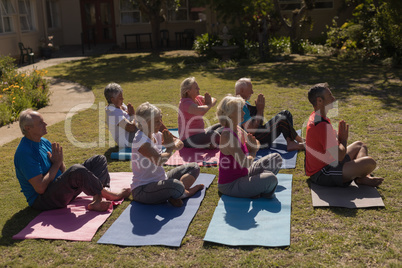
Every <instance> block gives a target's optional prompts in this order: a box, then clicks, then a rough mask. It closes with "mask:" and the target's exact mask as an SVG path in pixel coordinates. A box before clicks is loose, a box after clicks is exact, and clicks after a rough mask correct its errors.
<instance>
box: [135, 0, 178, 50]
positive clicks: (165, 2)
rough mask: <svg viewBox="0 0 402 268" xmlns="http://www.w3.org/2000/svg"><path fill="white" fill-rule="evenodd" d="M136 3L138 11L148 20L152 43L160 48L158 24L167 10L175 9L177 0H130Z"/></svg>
mask: <svg viewBox="0 0 402 268" xmlns="http://www.w3.org/2000/svg"><path fill="white" fill-rule="evenodd" d="M131 2H137V3H138V5H139V9H140V11H141V12H142V13H143V14H144V15H146V16H147V17H148V18H149V21H150V22H151V31H152V42H153V43H154V44H155V45H156V47H160V39H161V33H160V24H161V23H162V22H163V21H164V16H165V17H166V12H167V10H166V9H167V8H177V7H178V6H179V0H131Z"/></svg>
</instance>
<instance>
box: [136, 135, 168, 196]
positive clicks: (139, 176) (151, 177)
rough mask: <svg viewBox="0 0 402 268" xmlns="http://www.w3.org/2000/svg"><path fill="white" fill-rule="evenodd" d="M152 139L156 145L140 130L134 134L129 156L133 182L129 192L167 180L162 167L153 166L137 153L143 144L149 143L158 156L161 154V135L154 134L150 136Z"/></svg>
mask: <svg viewBox="0 0 402 268" xmlns="http://www.w3.org/2000/svg"><path fill="white" fill-rule="evenodd" d="M152 137H153V138H154V139H155V140H156V143H154V142H153V141H152V140H151V139H150V138H149V137H148V136H146V135H145V134H144V132H142V131H141V130H138V131H137V133H136V134H135V137H134V140H133V147H132V154H131V168H132V170H133V182H132V183H131V190H133V189H134V188H136V187H138V186H141V185H145V184H148V183H151V182H158V181H161V180H166V178H167V176H166V173H165V170H164V169H163V167H162V166H157V165H155V164H154V163H152V161H151V160H150V159H149V158H147V157H145V156H143V155H142V154H141V153H139V152H138V149H139V148H140V147H141V146H142V145H143V144H144V143H149V144H151V146H152V148H154V149H155V150H156V151H157V152H158V153H159V154H161V153H162V133H161V132H158V133H154V134H152Z"/></svg>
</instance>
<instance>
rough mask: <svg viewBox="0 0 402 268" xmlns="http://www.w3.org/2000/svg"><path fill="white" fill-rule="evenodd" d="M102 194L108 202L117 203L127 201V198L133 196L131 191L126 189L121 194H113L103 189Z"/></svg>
mask: <svg viewBox="0 0 402 268" xmlns="http://www.w3.org/2000/svg"><path fill="white" fill-rule="evenodd" d="M101 193H102V196H103V197H104V198H106V199H107V200H111V201H116V200H120V199H125V198H127V197H129V196H130V194H131V189H130V188H124V189H123V190H121V192H120V193H113V192H111V191H109V190H106V189H103V190H102V192H101Z"/></svg>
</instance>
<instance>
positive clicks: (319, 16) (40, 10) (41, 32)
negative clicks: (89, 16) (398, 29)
mask: <svg viewBox="0 0 402 268" xmlns="http://www.w3.org/2000/svg"><path fill="white" fill-rule="evenodd" d="M11 1H12V2H13V4H14V7H15V9H16V13H15V14H13V15H12V22H13V28H14V31H13V32H12V33H3V34H0V55H11V56H13V57H16V58H18V57H19V54H20V51H19V48H18V42H22V43H23V44H24V45H25V46H26V47H31V48H32V49H33V50H34V52H35V55H36V57H37V56H38V55H39V46H40V39H41V38H44V37H46V36H47V35H52V36H53V37H54V39H53V40H54V44H55V45H56V46H63V45H80V44H81V32H82V23H81V10H80V0H56V3H57V4H58V5H59V10H60V12H59V17H60V23H59V25H58V27H56V28H52V29H48V27H47V18H46V16H47V13H46V6H45V3H46V0H31V1H32V3H33V7H34V17H33V21H34V30H32V31H29V32H21V30H20V21H19V10H18V5H17V0H11ZM341 2H342V1H341V0H334V7H333V8H330V9H315V10H312V11H310V12H309V15H310V16H311V18H312V20H313V22H314V24H313V28H312V30H311V31H310V29H307V30H306V29H305V30H303V37H309V38H318V37H319V36H321V33H322V32H323V31H325V30H326V25H331V24H332V19H333V17H334V16H338V17H339V20H338V25H341V24H342V23H343V22H344V21H345V20H346V19H347V18H349V17H350V16H351V10H342V9H341ZM113 4H114V17H115V29H116V45H118V46H121V47H124V35H125V34H132V33H150V32H151V25H150V23H137V24H130V25H125V24H122V23H121V22H120V2H119V0H113ZM203 13H204V14H205V15H206V20H203V21H174V22H163V23H162V24H161V26H160V29H161V30H162V29H168V31H169V39H170V45H171V47H174V46H175V45H176V44H175V39H176V38H175V37H176V35H175V33H176V32H182V31H183V30H184V29H194V30H195V35H196V36H197V35H201V34H203V33H206V32H211V31H212V28H211V27H212V26H213V25H215V27H216V21H217V18H216V14H215V12H214V11H213V10H211V9H206V10H204V11H203ZM283 14H285V15H287V16H291V11H283ZM281 33H282V34H286V31H284V29H282V31H281ZM127 41H128V46H129V47H135V40H134V37H129V38H128V40H127ZM141 41H142V43H144V47H147V46H149V44H147V42H148V37H146V36H141Z"/></svg>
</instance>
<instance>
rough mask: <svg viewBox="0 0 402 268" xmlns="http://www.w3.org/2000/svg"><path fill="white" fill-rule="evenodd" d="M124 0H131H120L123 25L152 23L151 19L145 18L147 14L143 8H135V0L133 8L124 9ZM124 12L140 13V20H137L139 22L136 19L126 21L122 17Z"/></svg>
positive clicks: (127, 0)
mask: <svg viewBox="0 0 402 268" xmlns="http://www.w3.org/2000/svg"><path fill="white" fill-rule="evenodd" d="M124 1H125V2H128V3H130V2H131V1H129V0H120V1H119V8H120V9H119V11H120V24H122V25H136V24H149V23H150V21H149V20H147V19H146V18H145V16H144V15H143V14H142V12H141V10H140V9H139V8H137V9H136V8H135V7H136V4H135V3H134V2H133V3H132V5H131V6H132V7H133V9H129V10H123V8H122V7H123V6H122V2H124ZM137 6H138V4H137ZM124 13H127V14H139V21H137V22H136V21H133V22H124V21H123V19H122V17H123V14H124ZM131 18H135V16H132V17H131Z"/></svg>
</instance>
